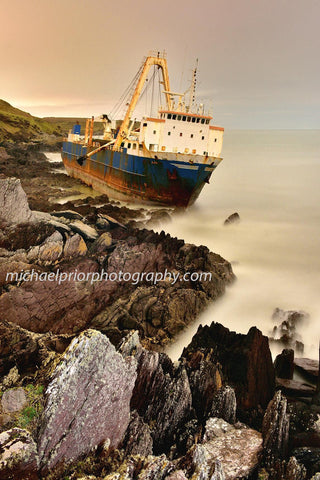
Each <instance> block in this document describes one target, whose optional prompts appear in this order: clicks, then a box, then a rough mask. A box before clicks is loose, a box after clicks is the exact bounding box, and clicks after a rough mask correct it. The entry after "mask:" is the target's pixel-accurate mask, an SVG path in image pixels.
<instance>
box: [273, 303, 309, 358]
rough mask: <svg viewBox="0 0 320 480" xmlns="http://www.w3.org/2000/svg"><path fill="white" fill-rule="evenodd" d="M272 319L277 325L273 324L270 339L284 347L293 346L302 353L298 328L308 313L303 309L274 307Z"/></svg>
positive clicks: (307, 317)
mask: <svg viewBox="0 0 320 480" xmlns="http://www.w3.org/2000/svg"><path fill="white" fill-rule="evenodd" d="M272 320H275V321H276V322H277V323H278V325H275V326H274V328H273V334H272V336H271V337H270V340H271V341H272V342H273V343H280V344H282V345H284V346H285V347H286V348H293V349H294V350H295V351H296V352H297V353H303V350H304V345H303V343H302V342H301V335H300V334H299V333H298V330H299V329H300V328H301V326H302V325H303V324H304V323H306V321H308V320H309V314H308V313H306V312H304V311H295V310H282V309H281V308H276V309H275V310H274V312H273V314H272Z"/></svg>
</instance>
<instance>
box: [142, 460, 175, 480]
mask: <svg viewBox="0 0 320 480" xmlns="http://www.w3.org/2000/svg"><path fill="white" fill-rule="evenodd" d="M151 458H152V457H151ZM173 470H174V465H173V464H172V462H169V460H168V459H167V457H166V456H165V455H161V456H160V457H154V458H153V459H151V460H150V461H149V462H148V465H147V467H146V468H144V469H143V471H142V472H141V473H140V475H139V477H138V478H139V480H164V479H165V478H166V477H167V476H168V474H170V473H171V472H172V471H173Z"/></svg>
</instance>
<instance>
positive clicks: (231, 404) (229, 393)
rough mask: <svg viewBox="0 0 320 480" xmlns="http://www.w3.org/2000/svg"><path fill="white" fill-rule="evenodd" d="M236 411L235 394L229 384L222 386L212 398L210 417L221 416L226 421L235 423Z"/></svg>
mask: <svg viewBox="0 0 320 480" xmlns="http://www.w3.org/2000/svg"><path fill="white" fill-rule="evenodd" d="M236 412H237V400H236V394H235V392H234V390H233V388H231V387H229V385H226V386H223V387H222V388H220V390H219V391H218V392H217V393H216V394H215V396H214V397H213V400H212V407H211V410H210V412H209V416H210V417H218V418H222V419H223V420H225V421H226V422H228V423H232V424H233V423H235V421H236Z"/></svg>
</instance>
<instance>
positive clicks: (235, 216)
mask: <svg viewBox="0 0 320 480" xmlns="http://www.w3.org/2000/svg"><path fill="white" fill-rule="evenodd" d="M238 222H240V215H239V213H238V212H235V213H232V214H231V215H229V217H228V218H227V219H226V220H225V221H224V225H231V224H232V223H238Z"/></svg>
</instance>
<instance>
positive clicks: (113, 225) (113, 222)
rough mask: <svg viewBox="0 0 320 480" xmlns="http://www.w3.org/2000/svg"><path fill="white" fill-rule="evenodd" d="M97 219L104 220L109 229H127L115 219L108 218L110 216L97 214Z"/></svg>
mask: <svg viewBox="0 0 320 480" xmlns="http://www.w3.org/2000/svg"><path fill="white" fill-rule="evenodd" d="M98 217H99V219H100V220H106V221H107V222H108V224H109V225H110V227H111V228H116V227H121V228H127V227H126V226H125V225H123V223H120V222H118V220H116V219H115V218H113V217H110V215H102V214H101V213H99V214H98Z"/></svg>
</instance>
